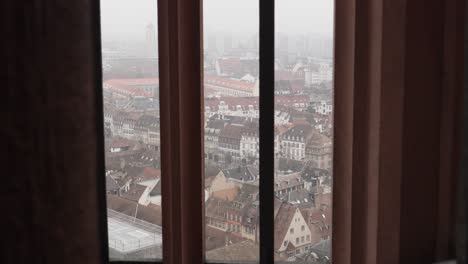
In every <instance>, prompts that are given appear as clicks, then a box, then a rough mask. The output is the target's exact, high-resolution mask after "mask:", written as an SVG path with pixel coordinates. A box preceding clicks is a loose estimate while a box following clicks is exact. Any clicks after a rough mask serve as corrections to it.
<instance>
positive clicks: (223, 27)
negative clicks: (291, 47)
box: [101, 0, 334, 41]
mask: <svg viewBox="0 0 468 264" xmlns="http://www.w3.org/2000/svg"><path fill="white" fill-rule="evenodd" d="M309 2H310V3H309ZM292 3H293V4H292ZM258 4H259V3H258V0H237V1H231V0H204V10H203V16H204V18H203V19H204V31H205V32H206V34H218V33H221V34H223V33H231V34H233V35H249V34H255V33H258V22H259V21H258V13H259V8H258ZM308 4H309V5H310V6H311V8H303V7H304V6H306V5H308ZM333 8H334V2H333V1H331V0H315V1H311V0H276V21H277V23H276V25H275V26H276V32H278V33H283V34H288V35H291V36H294V35H313V36H315V37H320V38H325V39H331V38H332V37H333V13H334V12H333ZM156 13H157V0H138V1H131V2H130V1H128V0H101V27H102V29H101V30H102V36H103V39H106V40H115V41H119V40H128V38H133V39H134V40H135V41H142V40H144V37H145V27H146V25H148V24H150V23H151V24H154V25H157V21H156V17H157V16H156ZM239 14H241V16H242V17H239ZM306 21H307V23H306Z"/></svg>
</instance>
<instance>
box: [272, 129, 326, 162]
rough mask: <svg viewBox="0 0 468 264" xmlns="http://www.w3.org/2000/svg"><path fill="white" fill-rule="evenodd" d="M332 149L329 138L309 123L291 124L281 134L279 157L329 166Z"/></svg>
mask: <svg viewBox="0 0 468 264" xmlns="http://www.w3.org/2000/svg"><path fill="white" fill-rule="evenodd" d="M332 151H333V149H332V142H331V139H330V138H328V137H326V136H325V135H323V134H321V133H319V132H318V131H316V130H315V129H314V128H312V127H311V126H310V125H297V126H293V127H292V128H290V129H289V130H287V131H286V132H284V133H283V134H282V135H281V143H280V156H281V157H285V158H288V159H293V160H305V161H308V162H312V164H313V165H314V166H315V167H316V168H320V169H330V168H331V166H332V164H331V163H332Z"/></svg>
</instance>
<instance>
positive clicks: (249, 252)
mask: <svg viewBox="0 0 468 264" xmlns="http://www.w3.org/2000/svg"><path fill="white" fill-rule="evenodd" d="M259 251H260V248H259V246H258V244H256V243H254V242H253V241H251V240H244V241H241V242H239V243H234V244H232V245H228V246H224V247H220V248H217V249H213V250H210V251H207V252H206V258H207V260H209V261H216V262H226V261H228V262H233V261H235V262H236V263H239V262H241V263H242V262H257V261H258V260H259Z"/></svg>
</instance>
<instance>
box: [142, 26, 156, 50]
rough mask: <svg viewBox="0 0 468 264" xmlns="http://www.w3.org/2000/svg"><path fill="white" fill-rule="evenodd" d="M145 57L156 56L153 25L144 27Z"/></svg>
mask: <svg viewBox="0 0 468 264" xmlns="http://www.w3.org/2000/svg"><path fill="white" fill-rule="evenodd" d="M145 46H146V47H145V48H146V52H145V53H146V54H145V55H146V56H147V57H149V58H156V57H157V54H158V41H157V39H156V28H155V27H154V25H153V24H148V25H147V26H146V43H145Z"/></svg>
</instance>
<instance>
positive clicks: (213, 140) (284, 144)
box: [205, 118, 332, 169]
mask: <svg viewBox="0 0 468 264" xmlns="http://www.w3.org/2000/svg"><path fill="white" fill-rule="evenodd" d="M242 120H244V121H241V122H233V121H232V119H222V118H219V119H213V120H210V121H208V122H207V125H206V127H205V146H206V147H205V151H206V152H207V153H206V155H207V158H209V159H212V157H213V156H214V155H229V156H231V157H233V159H234V160H236V159H237V160H242V159H247V158H255V159H258V158H259V151H260V148H259V130H258V126H257V125H258V123H256V122H255V121H253V120H252V119H242ZM274 146H275V155H276V157H283V158H287V159H293V160H304V161H308V162H311V163H312V165H314V166H315V167H316V168H320V169H330V168H331V166H332V164H331V163H332V143H331V139H330V138H328V137H326V136H325V135H323V134H321V133H320V132H318V131H316V129H315V128H312V127H311V126H310V125H307V124H298V125H295V126H292V125H291V126H287V125H286V126H277V127H276V128H275V142H274Z"/></svg>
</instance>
